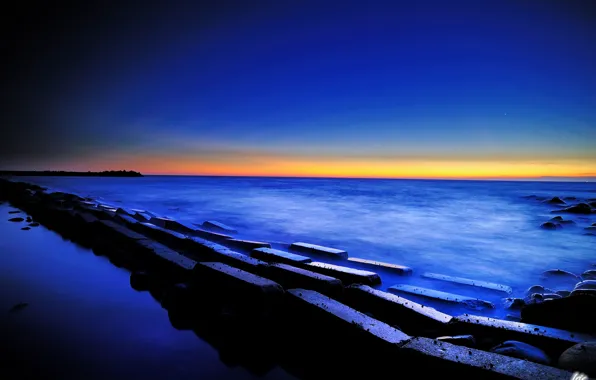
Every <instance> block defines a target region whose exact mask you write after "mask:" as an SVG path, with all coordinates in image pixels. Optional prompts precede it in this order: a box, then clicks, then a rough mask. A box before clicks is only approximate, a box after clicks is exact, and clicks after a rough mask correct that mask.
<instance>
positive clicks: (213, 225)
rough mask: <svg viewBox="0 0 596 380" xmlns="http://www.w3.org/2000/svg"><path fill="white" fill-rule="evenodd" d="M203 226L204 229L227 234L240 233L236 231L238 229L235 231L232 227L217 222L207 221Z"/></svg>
mask: <svg viewBox="0 0 596 380" xmlns="http://www.w3.org/2000/svg"><path fill="white" fill-rule="evenodd" d="M202 226H203V228H205V229H208V230H213V231H218V232H225V233H227V234H236V233H238V231H236V229H234V228H232V227H230V226H226V225H225V224H223V223H220V222H216V221H215V220H207V221H205V222H203V224H202Z"/></svg>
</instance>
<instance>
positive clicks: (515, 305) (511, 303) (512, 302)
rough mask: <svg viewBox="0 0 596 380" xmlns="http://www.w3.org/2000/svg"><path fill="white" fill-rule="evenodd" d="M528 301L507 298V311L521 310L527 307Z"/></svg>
mask: <svg viewBox="0 0 596 380" xmlns="http://www.w3.org/2000/svg"><path fill="white" fill-rule="evenodd" d="M525 304H526V301H524V300H523V299H521V298H512V297H508V298H505V309H511V310H519V309H521V308H522V307H523V306H525Z"/></svg>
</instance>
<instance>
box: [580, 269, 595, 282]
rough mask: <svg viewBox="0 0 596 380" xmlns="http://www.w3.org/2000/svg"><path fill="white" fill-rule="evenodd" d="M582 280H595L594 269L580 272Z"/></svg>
mask: <svg viewBox="0 0 596 380" xmlns="http://www.w3.org/2000/svg"><path fill="white" fill-rule="evenodd" d="M581 278H582V280H596V269H590V270H587V271H585V272H584V273H582V275H581Z"/></svg>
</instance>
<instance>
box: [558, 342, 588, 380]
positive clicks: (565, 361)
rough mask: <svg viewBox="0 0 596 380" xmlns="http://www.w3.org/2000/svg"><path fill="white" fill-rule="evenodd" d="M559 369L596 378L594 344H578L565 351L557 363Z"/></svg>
mask: <svg viewBox="0 0 596 380" xmlns="http://www.w3.org/2000/svg"><path fill="white" fill-rule="evenodd" d="M558 365H559V367H561V368H563V369H567V370H569V371H576V372H581V373H584V374H586V375H588V376H590V377H595V376H596V342H585V343H579V344H576V345H574V346H572V347H569V348H568V349H567V350H565V351H564V352H563V353H562V354H561V356H560V357H559V361H558Z"/></svg>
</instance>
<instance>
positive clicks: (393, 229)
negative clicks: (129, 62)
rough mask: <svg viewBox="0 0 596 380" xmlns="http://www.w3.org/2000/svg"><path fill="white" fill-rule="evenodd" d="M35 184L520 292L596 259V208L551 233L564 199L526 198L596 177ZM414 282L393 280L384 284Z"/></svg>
mask: <svg viewBox="0 0 596 380" xmlns="http://www.w3.org/2000/svg"><path fill="white" fill-rule="evenodd" d="M31 181H34V182H37V183H39V184H42V185H46V186H49V187H51V188H53V189H56V190H63V191H69V192H75V193H77V194H79V195H82V196H88V197H93V198H95V199H97V200H99V201H101V202H103V203H106V204H112V205H115V206H119V205H126V206H129V207H135V208H141V209H146V210H149V211H152V212H155V213H158V214H160V215H162V216H169V217H173V218H176V219H180V220H184V221H188V222H193V223H202V222H203V221H205V220H211V219H212V220H217V221H220V222H223V223H225V224H228V225H231V226H234V227H236V228H237V229H238V230H239V232H240V234H241V236H242V237H246V238H250V239H252V240H264V241H274V242H287V243H291V242H293V241H307V242H311V243H315V244H321V245H326V246H332V247H336V248H342V249H345V250H347V251H348V252H349V255H350V256H353V257H362V258H367V259H374V260H380V261H385V262H390V263H395V264H402V265H407V266H410V267H412V268H413V270H414V274H421V273H423V272H426V271H429V272H435V273H441V274H447V275H455V276H460V277H467V278H472V279H478V280H485V281H492V282H497V283H501V284H505V285H509V286H512V287H513V288H514V290H515V292H516V294H522V293H523V291H524V290H525V289H526V288H527V287H529V286H530V285H534V284H537V283H540V275H541V273H542V272H543V271H544V270H547V269H553V268H560V269H564V270H568V271H571V272H574V273H578V274H581V273H582V272H583V271H585V270H587V269H590V267H591V265H592V264H594V263H596V257H595V252H596V250H595V249H596V237H595V236H588V235H585V233H586V231H585V230H584V228H585V227H587V226H589V225H590V224H592V223H594V222H596V214H592V215H588V216H578V215H568V216H565V217H566V218H570V219H573V220H574V221H575V222H576V223H577V225H575V226H565V228H563V229H562V230H557V231H547V230H543V229H541V228H539V226H540V224H541V223H543V222H545V221H547V220H548V219H550V218H551V217H553V216H554V215H557V214H551V211H553V210H556V209H558V208H559V207H557V206H553V205H549V204H545V203H543V202H541V201H537V200H534V199H525V198H523V197H524V196H528V195H537V196H544V197H549V198H550V197H553V196H560V197H571V196H573V197H577V198H578V200H577V201H568V203H569V204H575V203H577V202H579V201H581V200H585V199H589V198H596V183H582V182H521V181H519V182H518V181H515V182H513V181H512V182H499V181H439V180H372V179H305V178H303V179H300V178H244V177H243V178H239V177H236V178H234V177H176V176H172V177H170V176H147V177H143V178H93V177H91V178H84V177H79V178H73V177H36V178H31ZM562 215H564V214H562ZM416 278H417V277H416V276H413V278H412V279H400V278H393V277H388V278H383V281H384V285H383V286H384V287H387V286H390V285H393V284H395V283H399V282H402V283H405V282H414V283H417V282H416V281H418V280H417V279H416ZM417 284H418V283H417ZM419 284H425V286H426V285H428V284H427V283H426V282H425V281H422V280H421V282H420V283H419ZM572 285H573V284H554V285H553V287H556V288H558V289H568V288H569V287H570V286H572ZM432 286H433V287H434V288H436V289H439V288H442V287H445V286H447V285H446V284H439V283H437V282H433V283H432ZM448 290H452V288H448ZM466 291H467V290H465V289H462V290H461V291H458V293H465V292H466ZM487 297H488V296H487Z"/></svg>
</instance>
